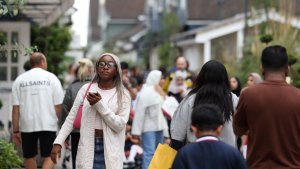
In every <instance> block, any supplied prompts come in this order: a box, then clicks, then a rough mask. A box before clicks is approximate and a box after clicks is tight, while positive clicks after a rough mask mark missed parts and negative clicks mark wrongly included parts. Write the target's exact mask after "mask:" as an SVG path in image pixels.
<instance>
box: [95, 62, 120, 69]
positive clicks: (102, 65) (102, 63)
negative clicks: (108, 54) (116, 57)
mask: <svg viewBox="0 0 300 169" xmlns="http://www.w3.org/2000/svg"><path fill="white" fill-rule="evenodd" d="M96 66H97V67H98V68H104V67H105V66H107V67H108V68H113V67H116V66H117V65H116V63H114V62H103V61H100V62H97V63H96Z"/></svg>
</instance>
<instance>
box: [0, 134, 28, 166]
mask: <svg viewBox="0 0 300 169" xmlns="http://www.w3.org/2000/svg"><path fill="white" fill-rule="evenodd" d="M22 163H23V160H22V159H21V158H20V157H19V156H18V155H17V153H16V150H15V149H14V145H13V144H12V143H8V142H7V141H4V140H1V139H0V169H8V168H21V165H22Z"/></svg>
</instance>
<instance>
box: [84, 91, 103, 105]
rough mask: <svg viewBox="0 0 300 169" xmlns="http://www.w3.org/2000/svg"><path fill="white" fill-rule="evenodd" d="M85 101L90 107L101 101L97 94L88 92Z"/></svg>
mask: <svg viewBox="0 0 300 169" xmlns="http://www.w3.org/2000/svg"><path fill="white" fill-rule="evenodd" d="M87 100H88V101H89V102H90V105H94V104H95V103H97V102H98V101H100V100H101V95H100V94H99V93H98V92H89V94H88V96H87Z"/></svg>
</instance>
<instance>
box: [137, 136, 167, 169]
mask: <svg viewBox="0 0 300 169" xmlns="http://www.w3.org/2000/svg"><path fill="white" fill-rule="evenodd" d="M163 141H164V133H163V131H149V132H144V133H142V147H143V164H142V169H148V166H149V164H150V161H151V159H152V157H153V154H154V152H155V150H156V147H157V145H158V143H163Z"/></svg>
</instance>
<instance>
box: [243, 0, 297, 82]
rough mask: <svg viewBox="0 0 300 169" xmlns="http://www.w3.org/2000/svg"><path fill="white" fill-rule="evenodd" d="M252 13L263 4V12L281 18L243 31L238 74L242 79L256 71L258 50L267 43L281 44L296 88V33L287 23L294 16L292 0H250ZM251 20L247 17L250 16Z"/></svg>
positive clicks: (258, 70)
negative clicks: (243, 39) (244, 32)
mask: <svg viewBox="0 0 300 169" xmlns="http://www.w3.org/2000/svg"><path fill="white" fill-rule="evenodd" d="M252 3H254V4H252V5H253V6H252V7H253V10H252V14H253V12H254V13H255V12H256V13H257V12H258V10H257V9H260V8H259V7H261V6H263V7H264V8H267V9H265V10H264V11H265V12H268V11H271V10H274V11H276V12H278V13H279V14H281V15H282V16H283V17H284V22H282V23H279V22H276V21H271V20H267V22H265V23H263V24H260V25H257V26H255V27H254V28H249V29H248V30H247V32H246V38H245V46H244V57H243V58H242V59H241V61H240V63H239V77H241V81H243V82H245V81H246V78H247V76H248V74H249V73H251V72H260V56H261V52H262V50H263V49H264V48H265V47H267V46H269V45H282V46H284V47H285V48H286V49H287V52H288V56H289V65H290V67H291V73H290V75H291V79H292V84H293V85H295V86H297V87H300V65H299V64H300V63H299V61H298V59H299V55H300V48H299V45H300V33H299V29H296V28H294V27H293V26H292V25H291V19H292V18H296V16H295V6H296V4H295V0H291V1H285V0H268V1H258V0H255V1H253V2H252ZM253 16H255V15H253ZM250 19H251V18H250Z"/></svg>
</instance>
